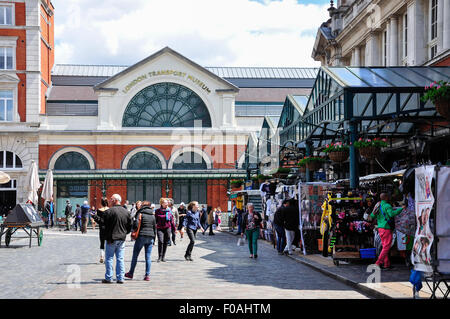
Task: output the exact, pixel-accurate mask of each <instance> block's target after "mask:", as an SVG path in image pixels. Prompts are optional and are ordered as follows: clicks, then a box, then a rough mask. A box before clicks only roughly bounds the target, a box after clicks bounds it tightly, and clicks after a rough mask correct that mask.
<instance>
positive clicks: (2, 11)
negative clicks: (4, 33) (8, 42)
mask: <svg viewBox="0 0 450 319" xmlns="http://www.w3.org/2000/svg"><path fill="white" fill-rule="evenodd" d="M12 24H13V10H12V6H0V25H12Z"/></svg>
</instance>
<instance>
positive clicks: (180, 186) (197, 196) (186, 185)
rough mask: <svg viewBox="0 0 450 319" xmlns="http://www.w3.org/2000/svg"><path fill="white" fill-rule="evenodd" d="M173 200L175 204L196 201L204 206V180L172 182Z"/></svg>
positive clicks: (205, 184) (205, 188) (205, 196)
mask: <svg viewBox="0 0 450 319" xmlns="http://www.w3.org/2000/svg"><path fill="white" fill-rule="evenodd" d="M172 190H173V199H174V201H175V203H176V204H179V203H181V202H184V203H189V202H191V201H197V202H199V203H200V204H206V198H207V193H206V192H207V181H206V180H174V181H173V183H172Z"/></svg>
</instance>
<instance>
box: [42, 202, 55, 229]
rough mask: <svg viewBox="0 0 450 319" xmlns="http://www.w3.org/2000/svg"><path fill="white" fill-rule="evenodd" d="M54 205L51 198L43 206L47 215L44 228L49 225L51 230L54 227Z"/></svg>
mask: <svg viewBox="0 0 450 319" xmlns="http://www.w3.org/2000/svg"><path fill="white" fill-rule="evenodd" d="M55 211H56V210H55V203H53V197H51V198H50V200H49V201H47V203H46V204H45V212H46V213H47V216H48V218H47V223H46V225H45V226H46V227H47V228H48V227H49V225H50V224H51V225H50V227H51V228H53V226H54V219H55Z"/></svg>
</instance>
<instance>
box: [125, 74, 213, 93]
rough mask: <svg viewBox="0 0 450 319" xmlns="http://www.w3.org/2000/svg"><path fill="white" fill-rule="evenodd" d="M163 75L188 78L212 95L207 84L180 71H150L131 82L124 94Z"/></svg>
mask: <svg viewBox="0 0 450 319" xmlns="http://www.w3.org/2000/svg"><path fill="white" fill-rule="evenodd" d="M161 75H172V76H177V77H180V78H183V79H186V76H187V80H189V81H192V82H193V83H194V84H196V85H198V86H199V87H201V88H202V89H203V90H205V91H206V92H207V93H208V94H209V93H211V90H210V89H209V87H207V86H206V85H205V83H203V82H202V81H201V80H199V79H197V78H196V77H194V76H192V75H190V74H187V73H185V72H180V71H174V70H160V71H150V72H148V73H147V74H143V75H140V76H138V77H137V78H136V79H134V80H133V81H131V82H130V83H129V84H128V85H127V86H126V87H125V88H124V89H123V90H122V92H123V93H127V92H128V91H129V90H131V88H132V87H133V86H135V85H136V84H138V83H139V82H142V81H144V80H146V79H147V78H150V77H154V76H161Z"/></svg>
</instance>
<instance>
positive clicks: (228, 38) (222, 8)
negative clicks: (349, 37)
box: [52, 0, 330, 67]
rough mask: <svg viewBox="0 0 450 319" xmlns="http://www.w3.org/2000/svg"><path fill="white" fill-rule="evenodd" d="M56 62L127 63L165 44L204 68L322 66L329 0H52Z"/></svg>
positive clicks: (146, 55)
mask: <svg viewBox="0 0 450 319" xmlns="http://www.w3.org/2000/svg"><path fill="white" fill-rule="evenodd" d="M52 3H53V5H54V7H55V46H56V48H55V60H56V61H55V63H57V64H103V65H104V64H110V65H132V64H134V63H137V62H139V61H140V60H142V59H144V58H146V57H148V56H150V55H151V54H153V53H155V52H157V51H159V50H160V49H162V48H164V47H166V46H169V47H170V48H172V49H174V50H175V51H177V52H178V53H180V54H182V55H184V56H185V57H187V58H189V59H191V60H193V61H194V62H196V63H198V64H200V65H202V66H205V67H206V66H207V67H212V66H224V67H225V66H273V67H313V66H316V67H317V66H320V63H319V62H316V61H314V60H313V59H312V58H311V52H312V48H313V45H314V40H315V37H316V34H317V29H318V27H319V26H320V25H321V23H322V22H324V21H326V20H327V19H328V18H329V16H328V11H327V8H328V7H329V6H330V1H329V0H127V1H124V0H96V1H92V0H52Z"/></svg>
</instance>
